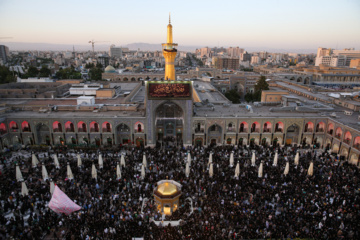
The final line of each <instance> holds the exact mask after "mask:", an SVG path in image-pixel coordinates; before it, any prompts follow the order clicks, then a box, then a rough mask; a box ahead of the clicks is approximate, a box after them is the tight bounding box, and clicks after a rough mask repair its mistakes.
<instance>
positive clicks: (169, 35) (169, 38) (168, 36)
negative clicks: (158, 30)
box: [167, 13, 173, 43]
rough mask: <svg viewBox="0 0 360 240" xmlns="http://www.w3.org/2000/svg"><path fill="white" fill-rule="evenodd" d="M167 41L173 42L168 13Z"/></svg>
mask: <svg viewBox="0 0 360 240" xmlns="http://www.w3.org/2000/svg"><path fill="white" fill-rule="evenodd" d="M167 43H173V36H172V25H171V18H170V13H169V24H168V25H167Z"/></svg>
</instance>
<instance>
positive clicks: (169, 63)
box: [161, 14, 177, 81]
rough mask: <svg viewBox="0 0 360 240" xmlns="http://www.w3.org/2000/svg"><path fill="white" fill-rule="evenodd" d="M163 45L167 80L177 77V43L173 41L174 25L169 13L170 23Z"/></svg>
mask: <svg viewBox="0 0 360 240" xmlns="http://www.w3.org/2000/svg"><path fill="white" fill-rule="evenodd" d="M161 45H162V47H163V55H164V58H165V80H173V81H174V80H176V79H175V57H176V54H177V49H176V47H177V43H173V35H172V25H171V18H170V14H169V24H168V25H167V41H166V43H163V44H161Z"/></svg>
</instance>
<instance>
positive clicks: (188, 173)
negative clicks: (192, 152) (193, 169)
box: [185, 162, 190, 177]
mask: <svg viewBox="0 0 360 240" xmlns="http://www.w3.org/2000/svg"><path fill="white" fill-rule="evenodd" d="M185 175H186V177H189V175H190V166H189V162H187V163H186V169H185Z"/></svg>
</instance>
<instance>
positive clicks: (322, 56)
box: [315, 48, 360, 67]
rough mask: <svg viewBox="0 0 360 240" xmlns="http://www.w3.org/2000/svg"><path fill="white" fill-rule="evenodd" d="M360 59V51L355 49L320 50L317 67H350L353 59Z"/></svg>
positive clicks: (316, 60) (317, 56)
mask: <svg viewBox="0 0 360 240" xmlns="http://www.w3.org/2000/svg"><path fill="white" fill-rule="evenodd" d="M357 58H360V51H358V50H355V49H354V48H345V49H343V50H332V49H331V48H329V49H328V48H318V51H317V55H316V59H315V66H319V65H320V64H322V65H328V66H332V67H341V66H350V62H351V60H352V59H357Z"/></svg>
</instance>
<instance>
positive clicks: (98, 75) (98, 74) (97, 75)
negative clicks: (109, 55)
mask: <svg viewBox="0 0 360 240" xmlns="http://www.w3.org/2000/svg"><path fill="white" fill-rule="evenodd" d="M102 72H103V71H102V70H101V68H91V69H90V71H89V74H90V79H91V80H101V79H102Z"/></svg>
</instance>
